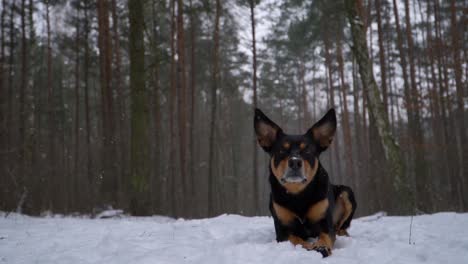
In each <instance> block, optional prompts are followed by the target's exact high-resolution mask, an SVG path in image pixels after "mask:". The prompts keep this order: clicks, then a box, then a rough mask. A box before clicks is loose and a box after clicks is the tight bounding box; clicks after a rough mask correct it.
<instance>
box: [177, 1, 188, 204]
mask: <svg viewBox="0 0 468 264" xmlns="http://www.w3.org/2000/svg"><path fill="white" fill-rule="evenodd" d="M185 74H186V73H185V39H184V5H183V1H182V0H177V86H178V87H177V88H178V89H177V90H178V114H179V116H178V119H179V162H180V178H181V179H182V185H181V186H180V187H179V188H178V192H177V194H176V195H178V196H179V197H180V198H181V199H182V201H183V212H185V210H186V209H187V208H190V207H191V206H190V204H189V202H190V197H189V196H188V195H186V194H187V193H186V190H188V189H189V186H188V184H187V183H188V180H187V175H186V168H187V163H186V160H187V156H186V155H187V152H186V145H187V143H186V141H187V140H186V139H187V132H186V131H187V109H188V108H187V104H186V99H187V92H186V85H185V76H186V75H185Z"/></svg>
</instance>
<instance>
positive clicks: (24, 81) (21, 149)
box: [16, 0, 28, 213]
mask: <svg viewBox="0 0 468 264" xmlns="http://www.w3.org/2000/svg"><path fill="white" fill-rule="evenodd" d="M27 43H28V42H27V39H26V0H22V1H21V84H20V85H21V87H20V94H19V127H18V128H19V129H18V136H19V138H18V156H17V163H16V164H17V166H18V177H17V178H18V179H17V181H18V184H19V186H18V187H20V191H21V192H22V191H23V189H25V188H26V186H25V183H26V180H27V177H26V175H25V174H26V167H27V166H26V159H25V153H26V146H27V143H26V123H27V115H26V101H25V97H26V89H27V88H26V86H27V85H28V46H27V45H28V44H27ZM25 190H26V189H25ZM21 196H22V195H21V194H19V197H21ZM21 210H22V208H21V205H20V204H18V208H17V211H19V213H21Z"/></svg>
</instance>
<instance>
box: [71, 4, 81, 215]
mask: <svg viewBox="0 0 468 264" xmlns="http://www.w3.org/2000/svg"><path fill="white" fill-rule="evenodd" d="M73 164H74V168H73V173H71V177H72V182H71V185H72V186H71V192H70V197H71V201H70V203H71V205H72V207H75V206H76V203H75V201H74V198H75V197H76V196H77V194H78V190H77V187H78V186H77V185H78V182H77V179H79V178H81V177H79V174H80V173H79V167H80V3H78V6H77V10H76V31H75V153H74V162H73Z"/></svg>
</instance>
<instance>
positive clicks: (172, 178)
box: [166, 0, 178, 216]
mask: <svg viewBox="0 0 468 264" xmlns="http://www.w3.org/2000/svg"><path fill="white" fill-rule="evenodd" d="M170 1H171V4H170V6H171V44H170V46H171V65H170V76H169V79H170V92H169V127H170V128H169V129H170V144H169V156H170V157H169V161H170V162H169V163H170V164H169V170H170V175H169V181H168V185H169V186H168V189H170V190H171V191H170V192H167V197H166V200H168V201H171V209H172V214H173V215H174V216H177V215H178V203H177V199H176V197H171V193H172V194H175V193H176V178H177V175H176V164H177V163H176V162H175V161H176V146H177V143H176V127H175V119H176V94H177V90H176V69H175V36H174V34H175V23H176V18H175V1H176V0H170Z"/></svg>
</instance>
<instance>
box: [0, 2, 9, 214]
mask: <svg viewBox="0 0 468 264" xmlns="http://www.w3.org/2000/svg"><path fill="white" fill-rule="evenodd" d="M6 4H7V3H6V0H2V13H1V18H0V21H1V22H0V30H1V37H0V41H1V43H0V45H1V50H0V174H1V175H2V176H0V185H1V186H2V187H1V188H0V199H1V202H0V206H1V207H2V208H7V202H6V201H7V199H8V194H7V189H8V184H7V182H8V181H7V180H6V175H7V173H8V171H7V162H6V155H7V153H6V151H7V148H6V144H7V124H6V122H5V112H6V108H5V97H6V94H5V86H4V69H5V27H6V26H5V16H6V9H7V8H6Z"/></svg>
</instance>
